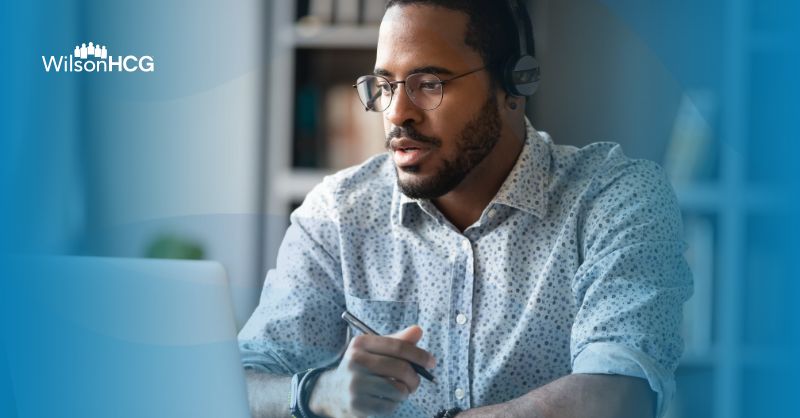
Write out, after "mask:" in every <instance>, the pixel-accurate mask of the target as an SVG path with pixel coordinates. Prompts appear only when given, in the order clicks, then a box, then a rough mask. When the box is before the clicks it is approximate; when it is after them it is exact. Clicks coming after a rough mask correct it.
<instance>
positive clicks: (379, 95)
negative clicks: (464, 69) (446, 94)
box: [356, 73, 442, 112]
mask: <svg viewBox="0 0 800 418" xmlns="http://www.w3.org/2000/svg"><path fill="white" fill-rule="evenodd" d="M398 84H401V83H395V84H392V83H390V82H389V80H387V79H385V78H383V77H381V76H373V75H366V76H363V77H359V79H358V81H357V83H356V86H357V87H356V90H357V91H358V98H359V99H361V103H363V104H364V107H366V108H367V110H371V111H373V112H383V111H384V110H386V109H388V108H389V105H391V104H392V98H393V96H394V87H396V86H397V85H398ZM405 87H406V93H408V97H409V99H411V102H412V103H414V104H415V105H417V106H418V107H420V108H421V109H424V110H433V109H436V108H437V107H439V105H440V104H441V103H442V81H441V80H440V79H439V77H436V76H435V75H433V74H425V73H419V74H412V75H410V76H408V78H407V79H406V81H405Z"/></svg>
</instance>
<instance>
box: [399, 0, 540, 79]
mask: <svg viewBox="0 0 800 418" xmlns="http://www.w3.org/2000/svg"><path fill="white" fill-rule="evenodd" d="M519 3H520V9H521V11H522V12H523V13H522V15H523V16H522V20H523V22H524V24H525V34H526V37H527V39H528V40H527V44H528V48H527V49H528V54H530V55H534V53H535V52H534V48H533V29H532V25H531V19H530V16H529V15H528V13H527V11H526V9H525V5H524V4H523V3H524V1H521V0H520V1H519ZM412 4H424V5H430V6H438V7H442V8H445V9H450V10H457V11H460V12H464V13H465V14H466V15H467V18H468V21H467V30H466V32H465V33H464V44H466V45H467V46H469V47H471V48H472V49H473V50H475V51H476V52H477V53H478V54H479V55H480V56H481V58H483V63H484V65H489V64H493V63H501V64H498V65H494V66H492V67H491V68H488V69H487V71H488V72H489V76H490V77H489V78H490V80H491V81H492V83H494V84H495V85H494V86H492V87H495V86H502V85H503V69H504V68H503V64H505V62H506V60H508V58H509V57H511V56H512V55H514V54H516V53H518V52H519V40H518V38H519V35H518V34H517V29H516V28H517V24H516V22H514V18H513V17H512V16H511V12H510V11H509V9H508V4H507V0H502V1H499V0H388V1H387V2H386V10H389V8H391V7H394V6H408V5H412Z"/></svg>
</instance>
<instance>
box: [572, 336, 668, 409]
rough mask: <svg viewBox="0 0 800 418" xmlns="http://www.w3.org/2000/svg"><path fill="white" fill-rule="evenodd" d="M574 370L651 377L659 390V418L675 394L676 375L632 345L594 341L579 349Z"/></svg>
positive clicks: (653, 387)
mask: <svg viewBox="0 0 800 418" xmlns="http://www.w3.org/2000/svg"><path fill="white" fill-rule="evenodd" d="M572 373H573V374H589V373H596V374H619V375H623V376H632V377H640V378H642V379H647V381H648V382H649V383H650V388H651V389H653V391H654V392H656V393H657V394H658V401H657V403H656V418H660V417H662V416H663V415H664V412H666V409H667V406H669V403H670V402H671V401H672V398H673V397H674V396H675V377H674V376H673V374H672V373H671V372H669V371H668V370H667V369H665V368H664V366H662V365H660V364H658V363H657V362H655V361H654V360H653V359H652V358H651V357H650V356H648V355H646V354H644V353H643V352H642V351H640V350H637V349H635V348H632V347H628V346H624V345H619V344H612V343H593V344H589V345H587V346H586V347H585V348H584V349H583V351H581V352H580V353H578V356H577V357H576V358H575V361H573V364H572Z"/></svg>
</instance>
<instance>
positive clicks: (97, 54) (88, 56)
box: [42, 42, 155, 73]
mask: <svg viewBox="0 0 800 418" xmlns="http://www.w3.org/2000/svg"><path fill="white" fill-rule="evenodd" d="M106 59H108V61H105V60H106ZM84 60H85V61H84ZM131 61H133V62H134V63H131ZM42 62H43V63H44V70H45V71H47V72H50V69H53V70H55V71H56V72H59V71H64V72H76V73H79V72H81V71H86V72H90V73H91V72H93V71H97V72H100V71H103V72H105V71H114V67H117V71H122V69H123V68H124V69H125V71H127V72H133V71H136V70H141V71H143V72H146V73H148V72H151V71H154V70H155V64H154V63H153V57H150V56H147V55H145V56H143V57H141V58H136V57H134V56H133V55H128V56H127V57H125V59H122V56H121V55H119V56H117V60H116V61H114V56H113V55H110V54H109V53H108V50H107V49H106V46H105V45H103V46H102V47H101V46H100V45H96V46H95V44H94V42H89V46H88V47H87V46H86V44H81V46H80V47H79V46H77V45H76V46H75V52H73V53H72V54H70V55H68V56H67V55H63V56H59V57H58V60H56V57H53V56H51V57H50V60H49V61H48V60H47V58H45V57H44V56H42ZM135 62H138V65H137V64H135Z"/></svg>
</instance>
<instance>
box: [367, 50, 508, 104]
mask: <svg viewBox="0 0 800 418" xmlns="http://www.w3.org/2000/svg"><path fill="white" fill-rule="evenodd" d="M497 64H500V63H499V62H495V63H492V64H489V65H484V66H483V67H481V68H478V69H477V70H473V71H470V72H468V73H464V74H461V75H457V76H455V77H453V78H449V79H447V80H442V79H440V78H439V76H437V75H436V74H431V73H414V74H409V75H408V77H406V79H405V80H403V81H389V80H387V79H386V77H384V76H382V75H366V76H361V77H380V78H382V79H384V80H386V82H387V83H389V86H390V87H391V88H392V93H391V94H392V95H391V97H390V98H389V104H388V105H387V106H386V109H383V110H373V112H378V113H381V112H385V111H386V110H387V109H389V107H390V106H391V105H392V100H394V90H395V85H397V84H406V82H407V81H408V79H409V77H412V76H415V75H418V74H427V75H430V76H434V77H436V79H437V80H439V84H440V85H441V86H444V85H445V84H447V83H449V82H451V81H453V80H456V79H459V78H461V77H466V76H468V75H470V74H474V73H477V72H478V71H481V70H485V69H487V68H489V67H492V66H494V65H497ZM361 77H359V78H361ZM362 83H363V81H362ZM359 84H361V83H358V82H357V83H356V84H353V88H354V89H356V88H358V85H359ZM404 90H406V94H408V95H409V99H410V100H411V103H414V100H413V99H411V95H410V93H409V92H408V87H406V88H405V89H404ZM357 95H358V101H360V102H361V104H364V101H363V100H361V95H360V94H357ZM443 101H444V87H442V97H441V98H440V99H439V104H438V105H436V107H434V108H431V109H424V108H422V107H420V106H419V105H418V104H416V103H414V106H416V107H419V108H420V109H422V110H435V109H438V108H439V106H441V105H442V102H443ZM364 110H366V111H367V112H369V111H370V108H368V107H367V105H364Z"/></svg>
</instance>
